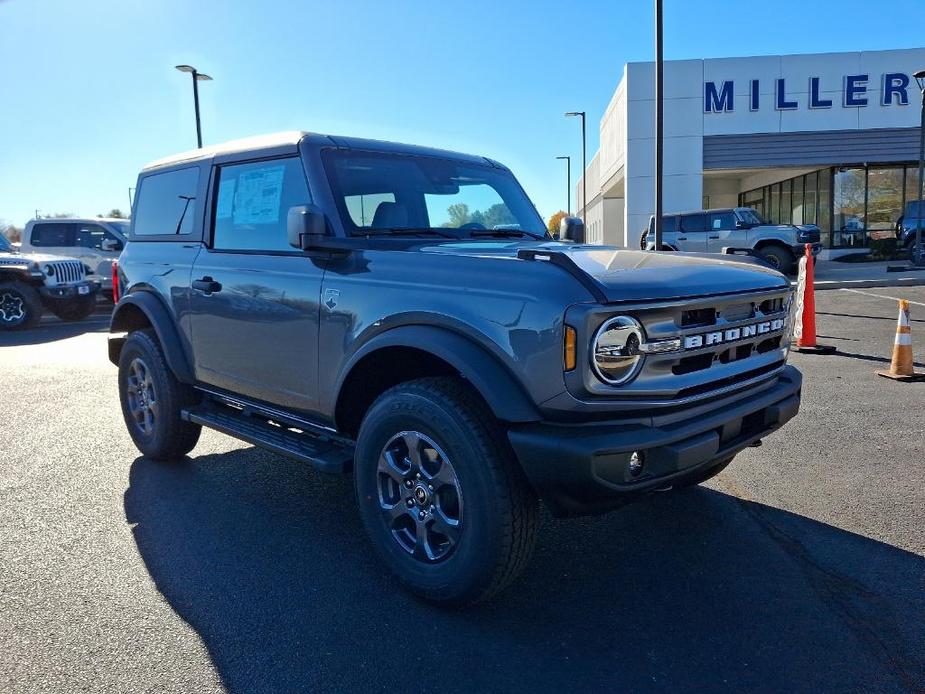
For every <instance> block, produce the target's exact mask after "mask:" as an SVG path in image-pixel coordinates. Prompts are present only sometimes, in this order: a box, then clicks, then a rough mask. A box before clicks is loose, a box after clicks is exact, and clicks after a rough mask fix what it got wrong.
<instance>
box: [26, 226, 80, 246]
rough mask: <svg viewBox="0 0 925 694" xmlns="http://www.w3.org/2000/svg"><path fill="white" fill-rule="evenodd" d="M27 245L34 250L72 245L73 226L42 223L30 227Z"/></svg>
mask: <svg viewBox="0 0 925 694" xmlns="http://www.w3.org/2000/svg"><path fill="white" fill-rule="evenodd" d="M29 243H30V244H31V245H33V246H35V247H36V248H51V247H54V246H57V247H59V248H60V247H61V246H73V245H74V225H73V224H65V223H63V222H43V223H42V224H35V225H33V227H32V233H31V234H30V235H29Z"/></svg>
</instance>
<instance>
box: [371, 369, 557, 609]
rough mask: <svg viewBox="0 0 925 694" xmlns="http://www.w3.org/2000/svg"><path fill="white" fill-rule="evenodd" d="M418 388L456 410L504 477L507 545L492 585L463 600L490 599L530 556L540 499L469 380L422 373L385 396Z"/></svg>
mask: <svg viewBox="0 0 925 694" xmlns="http://www.w3.org/2000/svg"><path fill="white" fill-rule="evenodd" d="M414 391H417V392H423V393H426V394H428V395H429V396H430V397H431V398H433V399H435V400H436V401H437V402H441V403H444V404H445V405H449V406H450V407H451V408H452V409H453V410H454V414H456V415H457V416H458V417H459V420H460V422H461V423H462V424H463V425H464V426H465V427H466V428H467V429H468V430H469V432H470V434H471V436H472V437H473V438H474V439H475V442H476V445H477V446H479V447H481V448H482V449H483V450H485V451H486V452H488V453H489V455H487V456H486V457H485V459H484V461H483V462H484V463H485V464H487V465H488V466H489V467H490V468H491V470H492V472H493V473H494V477H495V479H497V480H498V482H499V484H497V485H496V489H497V491H498V495H499V497H500V502H501V503H500V504H499V507H500V508H502V509H507V511H506V515H507V518H505V519H504V522H503V528H502V531H503V533H504V537H503V540H502V541H503V546H504V548H505V551H502V552H501V553H500V556H499V561H498V563H497V564H496V565H495V567H494V570H493V572H492V577H491V579H490V581H489V582H488V584H487V586H486V587H485V588H484V589H483V590H482V592H481V593H480V594H479V595H478V596H476V597H475V598H473V599H472V600H470V601H469V602H467V603H464V604H465V605H472V604H476V603H479V602H485V601H487V600H490V599H491V598H493V597H494V596H495V595H497V594H498V593H500V592H501V591H502V590H504V589H505V588H506V587H507V586H508V585H510V583H511V582H512V581H513V580H514V579H515V578H516V577H517V576H518V575H519V574H520V573H521V572H522V571H523V569H524V568H525V566H526V565H527V562H529V560H530V556H531V554H532V552H533V547H534V545H535V543H536V535H537V529H538V526H539V502H538V500H537V497H536V495H535V493H534V492H533V489H532V488H531V487H530V484H529V482H527V479H526V477H525V475H524V473H523V471H522V470H521V469H520V466H519V465H518V463H517V462H516V460H515V459H514V453H513V451H512V450H511V448H510V445H509V444H508V442H507V435H506V434H505V432H504V430H503V428H502V427H501V425H500V423H499V422H498V421H497V420H496V419H495V418H494V417H493V416H492V413H491V410H490V409H489V408H488V406H487V405H486V404H485V403H484V402H482V401H481V400H480V399H479V397H478V396H477V395H476V394H475V393H474V392H473V391H472V389H471V388H470V387H469V386H468V385H467V384H466V383H465V382H463V381H461V380H459V379H455V378H447V377H428V378H421V379H417V380H414V381H408V382H406V383H402V384H399V385H398V386H395V387H394V388H392V389H391V390H389V391H386V393H384V394H383V396H382V397H384V396H385V395H388V394H390V393H393V392H403V393H409V392H414Z"/></svg>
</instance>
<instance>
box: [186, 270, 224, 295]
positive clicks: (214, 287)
mask: <svg viewBox="0 0 925 694" xmlns="http://www.w3.org/2000/svg"><path fill="white" fill-rule="evenodd" d="M192 286H193V289H198V290H199V291H201V292H204V293H205V294H214V293H215V292H220V291H222V285H221V284H220V283H219V282H216V281H215V280H214V279H212V278H211V277H209V276H208V275H207V276H205V277H203V278H202V279H198V280H193V282H192Z"/></svg>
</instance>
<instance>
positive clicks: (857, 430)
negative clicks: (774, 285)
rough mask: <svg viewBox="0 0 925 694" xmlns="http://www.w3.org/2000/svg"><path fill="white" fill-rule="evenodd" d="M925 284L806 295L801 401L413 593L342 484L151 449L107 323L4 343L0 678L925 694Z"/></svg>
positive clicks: (216, 442) (254, 456)
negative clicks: (515, 559) (499, 588)
mask: <svg viewBox="0 0 925 694" xmlns="http://www.w3.org/2000/svg"><path fill="white" fill-rule="evenodd" d="M896 296H902V297H904V298H908V299H910V300H912V301H913V302H917V303H914V304H913V305H912V317H913V323H912V326H913V327H912V330H913V342H914V349H915V350H916V357H917V361H918V362H919V366H920V367H923V368H925V364H923V363H922V362H925V288H903V289H898V290H894V289H870V290H857V291H842V290H833V291H826V292H820V293H818V294H817V310H818V312H819V334H820V341H823V342H827V343H830V344H834V345H836V346H837V347H838V349H839V352H838V353H837V354H835V355H831V356H817V355H802V354H795V355H793V356H792V357H791V361H792V363H794V364H796V365H797V366H798V367H800V368H801V369H802V370H803V372H804V375H805V385H804V392H803V397H804V399H803V406H802V411H801V414H800V415H799V416H798V417H797V419H795V420H794V421H793V422H791V423H790V424H789V425H788V426H787V427H786V428H785V429H784V430H782V431H780V432H778V433H777V434H775V435H774V436H772V437H770V438H769V439H768V440H766V442H765V444H764V446H763V447H761V448H755V449H749V450H747V451H745V452H744V453H742V454H741V455H740V456H739V458H737V460H736V461H735V462H734V463H733V464H732V465H731V466H730V467H729V468H727V469H726V470H725V471H724V472H723V473H722V474H721V475H720V476H719V477H717V478H715V479H714V480H712V481H711V482H710V483H708V485H706V486H704V487H701V488H697V489H694V490H688V491H685V492H678V493H673V492H672V493H662V494H658V495H656V496H653V497H652V498H651V501H650V502H647V503H642V504H637V505H635V506H631V507H628V508H626V509H624V510H622V511H619V512H615V513H612V514H610V515H606V516H601V517H597V518H590V519H578V520H565V521H563V520H554V519H551V518H548V517H547V518H546V519H545V521H544V527H543V529H542V533H541V535H540V538H539V543H538V546H537V550H536V553H535V555H534V559H533V561H532V563H531V565H530V566H529V568H528V570H527V571H526V573H525V574H524V576H523V577H522V578H521V579H520V580H519V581H518V582H517V583H516V584H515V585H514V586H513V587H512V588H511V589H510V590H508V591H507V592H506V593H505V594H503V595H502V596H501V597H500V598H499V599H498V600H496V601H495V602H493V603H492V604H489V605H485V606H482V607H479V608H477V609H473V610H469V611H465V612H447V611H440V610H437V609H434V608H431V607H429V606H426V605H423V604H421V603H419V602H417V601H416V600H414V599H413V598H410V597H409V596H407V595H406V594H404V593H403V592H401V591H399V590H398V589H397V587H396V585H395V582H394V581H393V580H392V578H391V577H390V576H389V574H387V573H386V571H385V570H384V568H383V567H382V566H381V565H380V564H379V563H378V562H377V560H376V558H375V557H374V556H373V554H372V552H371V549H370V547H369V546H368V544H367V541H366V538H365V536H364V535H363V532H362V529H361V527H360V522H359V519H358V518H357V514H356V509H355V506H354V502H353V498H352V488H351V481H350V480H348V479H342V478H330V477H324V476H321V475H319V474H317V473H315V472H314V471H313V470H311V469H309V468H307V467H305V466H303V465H300V464H297V463H294V462H291V461H289V460H287V459H284V458H280V457H277V456H275V455H272V454H270V453H266V452H263V451H260V450H257V449H254V448H252V447H249V446H247V445H245V444H242V443H240V442H238V441H235V440H232V439H230V438H227V437H224V436H222V435H220V434H217V433H214V432H205V433H204V434H203V437H202V440H201V442H200V444H199V446H198V447H197V448H196V449H195V450H194V451H193V454H192V458H191V459H190V460H188V461H187V462H184V463H183V464H179V465H165V464H158V463H154V462H151V461H148V460H146V459H144V458H141V457H139V456H138V453H137V452H136V450H135V448H134V447H133V446H132V444H131V441H130V440H129V437H128V435H127V434H126V433H125V430H124V427H123V423H122V421H121V415H120V412H119V406H118V396H117V392H116V371H115V368H114V367H113V366H111V365H110V364H109V363H108V361H107V360H106V356H105V340H106V335H105V331H106V328H107V319H106V316H105V315H102V314H100V315H96V316H94V317H92V318H91V319H89V320H87V321H84V322H82V323H79V324H62V323H58V322H55V321H53V320H48V321H46V322H44V323H43V325H42V326H41V327H39V328H38V329H36V330H34V331H30V332H26V333H18V334H2V335H0V403H2V409H0V411H2V417H3V418H2V424H0V455H2V461H0V690H3V691H75V690H88V691H113V692H125V691H182V692H191V691H212V690H221V689H222V688H227V689H230V690H233V691H241V692H254V691H293V690H308V691H390V692H416V691H435V692H436V691H439V692H455V691H533V692H541V691H607V692H613V691H663V692H682V691H742V690H748V691H767V692H780V691H790V692H793V691H800V692H802V691H806V692H810V691H812V692H819V691H837V692H845V691H864V692H881V691H882V692H910V691H925V464H923V462H925V442H923V424H922V422H923V417H922V414H921V412H922V408H923V403H925V383H914V384H902V383H894V382H892V381H888V380H886V379H882V378H879V377H877V376H876V375H875V373H874V372H875V371H876V370H877V369H880V368H884V367H885V366H886V365H888V362H889V355H890V348H891V344H892V340H893V334H894V330H895V320H896V303H895V301H893V300H892V299H891V297H896Z"/></svg>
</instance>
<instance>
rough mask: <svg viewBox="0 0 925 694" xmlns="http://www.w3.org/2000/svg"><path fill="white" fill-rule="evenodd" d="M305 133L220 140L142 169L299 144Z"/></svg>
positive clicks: (157, 160) (165, 158)
mask: <svg viewBox="0 0 925 694" xmlns="http://www.w3.org/2000/svg"><path fill="white" fill-rule="evenodd" d="M305 135H307V133H306V132H304V131H302V130H286V131H284V132H281V133H271V134H269V135H256V136H254V137H244V138H241V139H240V140H229V141H228V142H222V143H220V144H217V145H208V146H207V147H203V148H202V149H191V150H189V151H186V152H180V153H179V154H172V155H170V156H169V157H164V158H163V159H156V160H154V161H152V162H149V163H148V164H145V166H144V169H143V170H145V171H147V170H148V169H156V168H160V167H162V166H167V165H169V164H179V163H181V162H192V161H199V160H201V159H209V158H211V157H214V156H216V155H219V154H233V153H235V152H247V151H250V150H254V149H270V148H272V147H284V146H286V145H292V146H295V145H297V144H299V142H300V141H301V140H302V138H303V137H305Z"/></svg>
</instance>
